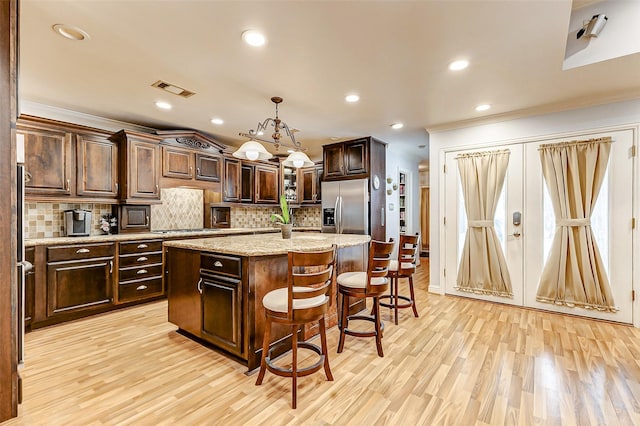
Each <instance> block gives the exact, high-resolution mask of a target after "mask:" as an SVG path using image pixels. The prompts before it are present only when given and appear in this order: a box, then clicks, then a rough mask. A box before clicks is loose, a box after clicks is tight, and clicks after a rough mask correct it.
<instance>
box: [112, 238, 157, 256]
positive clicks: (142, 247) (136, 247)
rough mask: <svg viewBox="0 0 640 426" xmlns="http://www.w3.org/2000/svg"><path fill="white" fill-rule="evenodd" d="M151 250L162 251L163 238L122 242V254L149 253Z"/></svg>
mask: <svg viewBox="0 0 640 426" xmlns="http://www.w3.org/2000/svg"><path fill="white" fill-rule="evenodd" d="M150 251H162V240H144V241H130V242H126V243H120V254H133V253H148V252H150Z"/></svg>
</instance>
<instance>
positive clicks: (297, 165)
mask: <svg viewBox="0 0 640 426" xmlns="http://www.w3.org/2000/svg"><path fill="white" fill-rule="evenodd" d="M302 166H304V160H293V167H295V168H297V169H299V168H300V167H302Z"/></svg>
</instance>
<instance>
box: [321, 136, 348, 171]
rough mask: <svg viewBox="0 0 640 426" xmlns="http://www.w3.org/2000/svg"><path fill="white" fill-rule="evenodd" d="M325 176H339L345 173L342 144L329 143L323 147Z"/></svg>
mask: <svg viewBox="0 0 640 426" xmlns="http://www.w3.org/2000/svg"><path fill="white" fill-rule="evenodd" d="M323 162H324V175H325V177H328V178H332V177H339V176H343V175H344V151H343V145H342V144H334V145H327V146H325V147H324V149H323Z"/></svg>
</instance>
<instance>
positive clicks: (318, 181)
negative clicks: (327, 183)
mask: <svg viewBox="0 0 640 426" xmlns="http://www.w3.org/2000/svg"><path fill="white" fill-rule="evenodd" d="M323 176H324V168H323V166H322V165H319V166H317V167H316V203H320V202H322V177H323Z"/></svg>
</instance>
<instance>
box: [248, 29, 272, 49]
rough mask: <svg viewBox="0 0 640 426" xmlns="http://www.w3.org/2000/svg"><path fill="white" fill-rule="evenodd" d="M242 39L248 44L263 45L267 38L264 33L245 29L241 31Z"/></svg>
mask: <svg viewBox="0 0 640 426" xmlns="http://www.w3.org/2000/svg"><path fill="white" fill-rule="evenodd" d="M242 40H244V42H245V43H247V44H248V45H250V46H256V47H257V46H263V45H264V44H265V43H266V42H267V39H266V38H265V36H264V34H262V33H259V32H258V31H255V30H247V31H245V32H243V33H242Z"/></svg>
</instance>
